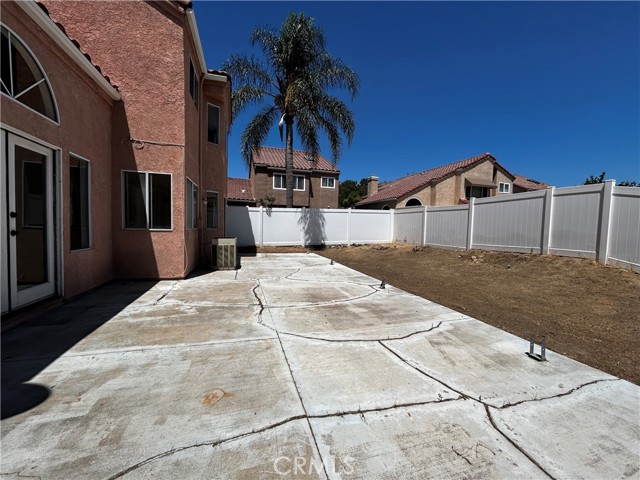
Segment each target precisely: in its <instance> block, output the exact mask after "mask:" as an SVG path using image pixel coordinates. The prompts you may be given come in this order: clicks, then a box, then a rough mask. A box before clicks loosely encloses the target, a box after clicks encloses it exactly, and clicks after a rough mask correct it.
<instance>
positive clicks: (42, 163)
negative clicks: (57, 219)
mask: <svg viewBox="0 0 640 480" xmlns="http://www.w3.org/2000/svg"><path fill="white" fill-rule="evenodd" d="M8 140H9V142H8V143H9V148H8V150H9V162H8V163H9V165H8V166H9V168H8V173H9V175H8V179H7V180H8V187H9V188H8V193H9V219H8V224H9V277H10V281H9V283H10V292H11V301H10V303H11V307H12V308H17V307H20V306H23V305H26V304H28V303H32V302H35V301H37V300H40V299H41V298H44V297H47V296H49V295H52V294H53V293H54V291H55V288H54V287H55V281H54V222H53V155H52V152H51V150H50V149H48V148H46V147H43V146H41V145H38V144H37V143H34V142H31V141H29V140H26V139H24V138H21V137H17V136H15V135H11V134H9V136H8Z"/></svg>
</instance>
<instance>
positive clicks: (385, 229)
mask: <svg viewBox="0 0 640 480" xmlns="http://www.w3.org/2000/svg"><path fill="white" fill-rule="evenodd" d="M391 219H392V216H391V210H351V243H389V242H390V241H391V239H390V234H391Z"/></svg>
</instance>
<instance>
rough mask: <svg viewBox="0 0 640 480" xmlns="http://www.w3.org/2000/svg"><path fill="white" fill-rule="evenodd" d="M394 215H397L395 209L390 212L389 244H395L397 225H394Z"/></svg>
mask: <svg viewBox="0 0 640 480" xmlns="http://www.w3.org/2000/svg"><path fill="white" fill-rule="evenodd" d="M394 215H395V209H391V210H389V243H393V240H394V238H393V235H394V229H395V225H394V224H393V223H394Z"/></svg>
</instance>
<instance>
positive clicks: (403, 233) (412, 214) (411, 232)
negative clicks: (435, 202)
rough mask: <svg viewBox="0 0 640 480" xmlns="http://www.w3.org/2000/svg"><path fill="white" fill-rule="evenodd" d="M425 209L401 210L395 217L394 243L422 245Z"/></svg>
mask: <svg viewBox="0 0 640 480" xmlns="http://www.w3.org/2000/svg"><path fill="white" fill-rule="evenodd" d="M423 218H424V207H409V208H401V209H398V210H396V211H395V214H394V216H393V233H394V239H393V241H394V242H404V243H413V244H415V245H421V244H422V229H423V225H422V219H423Z"/></svg>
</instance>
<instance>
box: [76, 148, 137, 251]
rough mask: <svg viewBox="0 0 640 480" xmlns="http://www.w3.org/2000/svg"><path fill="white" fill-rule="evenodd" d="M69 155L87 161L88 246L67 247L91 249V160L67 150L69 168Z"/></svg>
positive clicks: (81, 249)
mask: <svg viewBox="0 0 640 480" xmlns="http://www.w3.org/2000/svg"><path fill="white" fill-rule="evenodd" d="M71 157H74V158H77V159H78V160H82V161H84V162H87V182H88V183H89V185H87V198H88V199H89V246H88V247H85V248H76V249H75V250H74V249H71V245H69V248H70V250H71V251H72V252H82V251H83V250H91V249H92V248H93V217H92V211H93V208H92V205H93V203H92V202H91V160H89V159H88V158H84V157H83V156H81V155H77V154H75V153H73V152H69V168H71ZM69 206H71V200H69ZM69 221H71V219H69ZM123 221H124V219H123ZM69 225H71V224H69ZM69 230H71V228H69Z"/></svg>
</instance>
